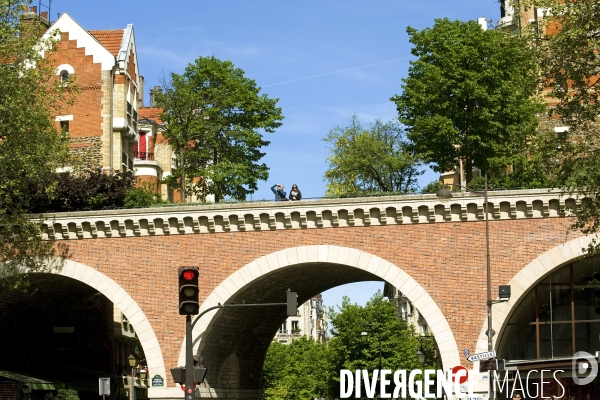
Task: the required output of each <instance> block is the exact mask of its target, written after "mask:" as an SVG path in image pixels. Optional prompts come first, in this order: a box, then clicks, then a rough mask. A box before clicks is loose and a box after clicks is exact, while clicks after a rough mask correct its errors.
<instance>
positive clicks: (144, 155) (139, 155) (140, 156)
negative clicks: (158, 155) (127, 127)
mask: <svg viewBox="0 0 600 400" xmlns="http://www.w3.org/2000/svg"><path fill="white" fill-rule="evenodd" d="M133 158H134V159H136V160H154V153H149V152H147V151H134V152H133Z"/></svg>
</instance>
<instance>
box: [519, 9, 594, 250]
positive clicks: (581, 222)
mask: <svg viewBox="0 0 600 400" xmlns="http://www.w3.org/2000/svg"><path fill="white" fill-rule="evenodd" d="M521 6H522V7H538V8H541V9H543V10H545V18H544V20H543V24H542V25H540V26H535V27H534V28H535V29H534V30H532V31H529V32H527V31H526V32H525V33H529V35H528V38H529V39H530V40H531V41H532V42H535V43H537V44H538V50H539V54H540V56H539V65H540V69H541V72H542V76H543V78H544V83H545V85H546V88H547V89H549V91H548V93H547V94H548V95H549V96H550V98H552V100H553V101H556V102H557V103H556V104H552V106H551V107H550V108H549V113H550V115H554V116H556V117H559V118H560V119H561V120H562V123H563V124H564V125H566V126H568V127H569V129H568V131H566V132H561V133H554V132H548V133H546V135H547V137H548V138H547V140H546V153H547V155H546V156H545V157H544V158H545V160H546V163H548V164H550V165H552V166H553V167H555V168H556V170H555V171H557V173H556V176H555V178H554V185H555V186H556V187H560V188H562V189H564V190H565V191H567V192H569V193H570V194H574V195H576V196H577V197H579V198H580V199H583V201H582V203H581V205H580V206H579V207H577V208H575V209H572V210H571V211H573V212H576V215H577V218H576V219H575V222H574V223H573V224H572V226H571V230H575V231H577V230H580V231H581V232H583V233H584V234H596V233H598V230H599V228H600V174H599V172H598V171H600V168H599V167H600V141H599V138H600V126H599V125H598V123H599V122H600V121H599V120H598V115H600V32H599V31H598V21H599V20H600V3H598V2H597V1H595V0H524V1H523V3H522V4H521ZM519 9H520V8H519V7H517V8H516V10H519ZM587 250H588V252H589V253H598V252H600V243H599V242H598V241H594V242H593V243H592V245H591V246H590V247H589V248H588V249H587Z"/></svg>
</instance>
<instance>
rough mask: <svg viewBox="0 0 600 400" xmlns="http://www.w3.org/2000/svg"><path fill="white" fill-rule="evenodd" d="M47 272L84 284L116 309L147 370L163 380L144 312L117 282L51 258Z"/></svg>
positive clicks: (159, 356)
mask: <svg viewBox="0 0 600 400" xmlns="http://www.w3.org/2000/svg"><path fill="white" fill-rule="evenodd" d="M47 273H51V274H55V275H61V276H64V277H67V278H71V279H75V280H77V281H79V282H81V283H84V284H86V285H88V286H90V287H92V288H94V289H96V290H97V291H98V292H100V293H102V294H103V295H104V296H105V297H106V298H107V299H108V300H110V301H111V302H112V303H113V304H114V305H115V306H117V307H118V308H119V309H120V310H121V311H123V314H125V316H126V317H127V319H128V321H129V323H130V324H131V325H132V326H133V329H134V330H135V333H136V334H137V336H138V338H139V340H140V344H141V345H142V348H143V349H144V354H145V355H146V362H147V363H148V370H149V371H151V372H152V374H153V375H160V376H162V377H166V369H165V362H164V359H163V355H162V351H161V348H160V344H159V342H158V339H157V337H156V334H155V333H154V329H153V328H152V326H151V325H150V321H148V318H147V317H146V314H144V311H142V309H141V308H140V306H139V305H138V304H137V303H136V302H135V300H133V298H132V297H131V296H130V295H129V294H128V293H127V292H126V291H125V289H123V288H122V287H121V286H120V285H119V284H118V283H117V282H115V281H114V280H112V279H111V278H109V277H108V276H106V275H104V274H103V273H101V272H99V271H97V270H95V269H94V268H91V267H89V266H87V265H85V264H82V263H79V262H77V261H72V260H68V259H55V260H54V261H53V262H51V263H50V268H49V270H48V272H47Z"/></svg>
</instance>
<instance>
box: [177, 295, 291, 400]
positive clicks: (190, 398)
mask: <svg viewBox="0 0 600 400" xmlns="http://www.w3.org/2000/svg"><path fill="white" fill-rule="evenodd" d="M271 306H287V314H288V316H290V315H296V314H297V312H298V294H297V293H296V292H292V291H290V290H289V289H288V291H287V302H286V303H259V304H246V303H241V304H221V303H219V305H217V306H214V307H210V308H207V309H206V310H204V311H202V312H201V313H200V314H199V315H198V316H197V317H196V318H195V319H194V321H193V322H192V315H191V314H187V315H186V316H185V400H195V397H196V390H195V389H196V388H195V387H194V384H195V376H194V348H193V340H192V330H193V329H194V326H195V325H196V323H197V322H198V321H200V318H202V316H203V315H204V314H206V313H207V312H209V311H212V310H216V309H218V308H225V307H271ZM204 373H206V369H204ZM203 380H204V375H202V378H199V381H198V382H199V383H201V382H202V381H203Z"/></svg>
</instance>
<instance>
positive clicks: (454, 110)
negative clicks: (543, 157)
mask: <svg viewBox="0 0 600 400" xmlns="http://www.w3.org/2000/svg"><path fill="white" fill-rule="evenodd" d="M407 32H408V34H409V36H410V42H411V43H412V44H413V45H414V47H413V49H412V54H413V55H414V56H416V57H417V59H416V60H415V61H411V66H410V68H409V73H408V77H407V78H404V79H403V80H402V81H403V84H402V93H401V94H399V95H396V96H394V97H392V101H394V102H395V103H396V106H397V109H398V113H399V120H400V122H401V123H402V124H404V125H405V126H406V131H407V136H408V138H409V139H410V140H411V141H412V142H413V148H414V150H415V151H416V153H417V155H419V156H420V157H421V158H422V159H423V161H424V162H426V163H434V164H435V165H434V170H436V171H438V172H444V171H449V170H452V169H454V168H455V167H456V166H457V164H458V160H461V159H462V160H465V161H466V165H467V168H466V176H467V182H466V183H468V182H470V181H471V179H472V168H471V167H477V168H480V169H481V170H483V171H494V170H499V169H502V168H504V167H506V166H507V165H513V164H522V163H524V160H526V158H527V151H526V149H527V143H528V141H530V139H531V137H532V136H534V135H535V134H536V129H537V127H538V118H537V115H536V114H537V113H538V112H540V111H542V110H543V104H542V102H541V101H540V100H539V99H538V98H537V97H536V96H535V94H536V91H537V88H538V71H537V66H536V59H535V55H536V53H535V51H534V49H532V48H531V46H529V45H528V43H527V41H526V40H525V39H521V38H518V37H516V36H513V35H510V34H509V33H506V32H503V31H500V30H483V29H482V28H481V26H480V25H479V24H477V23H476V22H474V21H469V22H461V21H450V20H448V19H437V20H435V24H434V26H433V27H432V28H426V29H424V30H422V31H418V30H416V29H415V28H412V27H408V28H407Z"/></svg>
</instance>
